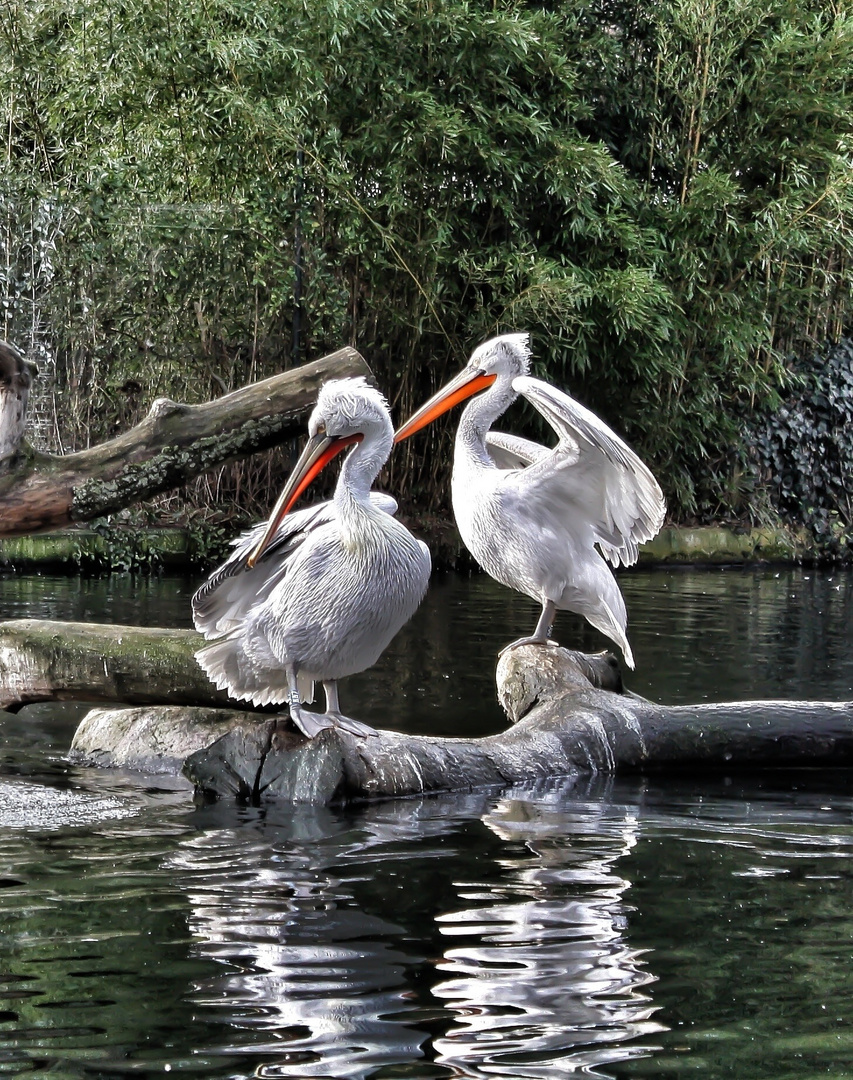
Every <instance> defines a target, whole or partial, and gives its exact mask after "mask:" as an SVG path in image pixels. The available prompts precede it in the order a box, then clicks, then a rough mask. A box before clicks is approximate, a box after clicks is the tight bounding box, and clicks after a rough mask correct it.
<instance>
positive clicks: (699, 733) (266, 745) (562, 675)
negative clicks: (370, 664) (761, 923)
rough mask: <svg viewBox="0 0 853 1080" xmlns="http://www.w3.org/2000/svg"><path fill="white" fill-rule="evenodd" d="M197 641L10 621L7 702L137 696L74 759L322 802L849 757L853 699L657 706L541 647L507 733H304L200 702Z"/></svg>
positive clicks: (611, 663)
mask: <svg viewBox="0 0 853 1080" xmlns="http://www.w3.org/2000/svg"><path fill="white" fill-rule="evenodd" d="M201 644H202V639H201V637H200V636H199V635H196V634H195V633H194V632H193V631H177V632H176V631H166V630H140V629H137V628H134V627H105V626H94V625H90V624H75V623H52V622H42V623H39V622H36V621H34V620H16V621H9V622H5V623H0V686H2V687H3V688H4V689H3V695H2V697H0V708H4V707H5V708H12V709H14V708H17V707H20V706H21V705H22V704H25V703H27V702H30V701H37V700H41V701H43V700H48V699H50V698H57V699H58V698H64V699H68V698H77V699H79V700H91V701H108V700H114V701H123V702H126V703H135V704H136V706H137V707H135V708H127V707H125V708H117V709H104V708H99V709H96V710H93V711H92V712H90V713H89V714H88V715H87V716H86V717H84V719H83V721H82V723H81V724H80V727H79V728H78V730H77V733H76V735H75V737H74V743H73V756H74V758H75V759H76V760H78V761H82V762H90V763H94V764H99V765H115V766H124V767H131V768H141V769H147V770H150V771H162V770H163V769H164V768H174V767H175V766H176V764H177V763H178V762H180V761H184V772H185V773H186V775H187V776H189V777H190V779H191V780H192V781H193V783H194V784H195V785H196V788H197V789H198V790H199V791H200V792H203V793H205V794H207V795H212V796H219V797H229V798H234V797H236V798H240V799H248V800H253V801H260V800H263V799H283V800H289V801H293V802H312V803H321V804H325V803H333V802H346V801H353V800H362V799H376V798H390V797H399V796H406V795H416V794H421V793H424V792H438V791H452V790H470V789H472V788H479V787H488V786H492V785H494V786H504V785H507V784H513V783H518V782H522V781H530V780H543V779H550V778H555V777H561V776H576V775H578V774H581V773H590V772H612V771H616V770H637V769H643V770H658V769H677V770H679V771H683V770H684V769H685V768H693V767H696V768H701V769H703V770H709V769H725V770H733V769H737V768H744V767H748V768H751V769H759V768H765V767H781V766H786V767H789V766H800V765H812V766H814V765H821V766H849V765H851V764H853V702H802V701H800V702H772V701H765V702H731V703H726V704H719V705H682V706H666V705H656V704H654V703H653V702H650V701H644V700H642V699H639V698H636V697H633V696H631V695H629V694H624V693H622V692H621V691H620V688H621V678H620V673H619V668H618V665H617V664H616V661H615V660H614V658H613V657H612V656H610V655H609V654H599V655H596V656H585V655H584V654H580V653H571V652H569V651H568V650H566V649H561V648H558V647H556V646H536V645H527V646H522V647H520V648H517V649H514V650H512V651H510V652H508V653H505V654H504V655H503V656H502V658H501V660H500V662H499V664H498V669H497V684H498V693H499V696H500V699H501V703H502V705H503V706H504V709H505V710H506V711H507V714H508V716H509V717H510V719H511V720H512V721H515V722H514V723H512V724H511V726H510V727H509V728H508V729H507V730H506V731H504V732H501V733H500V734H498V735H492V736H489V737H487V738H482V739H442V738H429V737H425V736H415V735H405V734H402V733H400V732H396V731H382V732H380V734H379V736H378V737H377V738H367V739H359V738H354V737H353V736H351V735H347V734H346V733H342V732H337V731H326V732H322V733H321V734H320V735H319V736H318V737H317V738H316V739H313V740H307V739H305V738H304V737H303V736H302V735H301V734H300V733H298V732H297V731H296V730H295V729H294V728H293V727H292V726H291V725H290V723H289V720H287V719H286V718H285V717H281V718H276V717H270V716H269V715H264V714H262V713H261V714H259V713H254V714H253V713H250V712H247V711H244V710H240V709H239V708H238V709H234V708H232V709H230V710H227V709H225V708H221V709H216V708H209V707H205V708H202V707H201V706H207V705H216V704H225V702H224V699H223V697H222V695H221V694H219V692H218V691H216V690H215V689H214V688H213V687H212V686H210V685H209V684H208V683H207V682H206V680H205V679H204V677H203V676H202V675H201V672H200V670H199V669H198V668H197V665H195V661H194V660H193V657H192V653H193V650H194V649H195V648H197V647H199V646H200V645H201ZM167 702H168V703H169V704H165V703H167ZM187 702H193V704H194V706H195V707H193V708H190V707H187V705H186V704H185V703H187ZM158 703H161V704H158ZM388 723H389V726H393V724H394V717H393V716H389V717H388Z"/></svg>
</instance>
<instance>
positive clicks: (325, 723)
mask: <svg viewBox="0 0 853 1080" xmlns="http://www.w3.org/2000/svg"><path fill="white" fill-rule="evenodd" d="M290 719H291V720H292V721H293V723H294V724H295V725H296V726H297V727H298V728H299V730H300V731H301V732H302V734H303V735H304V736H305V737H306V738H308V739H313V738H315V736H317V735H319V734H320V732H321V731H327V730H328V729H329V728H340V730H341V731H347V732H349V734H350V735H357V736H358V737H359V738H367V737H368V736H371V735H373V736H376V735H378V734H379V732H378V731H375V730H374V729H373V728H372V727H368V725H367V724H362V722H361V721H360V720H353V719H352V717H350V716H344V714H343V713H339V712H327V713H315V712H308V710H307V709H303V708H302V707H301V706H298V707H294V706H293V705H291V706H290Z"/></svg>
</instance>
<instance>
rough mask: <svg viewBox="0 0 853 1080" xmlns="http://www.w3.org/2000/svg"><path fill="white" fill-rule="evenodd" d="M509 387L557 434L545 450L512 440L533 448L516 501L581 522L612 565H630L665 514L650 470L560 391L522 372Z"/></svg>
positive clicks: (604, 425) (523, 441)
mask: <svg viewBox="0 0 853 1080" xmlns="http://www.w3.org/2000/svg"><path fill="white" fill-rule="evenodd" d="M513 389H515V390H517V391H518V393H519V394H523V395H524V397H526V398H527V400H528V401H530V402H531V404H533V405H534V406H535V407H536V409H538V410H539V412H540V413H541V414H542V415H543V416H544V417H545V419H546V420H547V421H548V423H549V424H550V425H551V427H552V428H553V429H554V431H555V432H556V433H557V437H558V442H557V445H556V446H555V447H554V448H553V449H550V450H547V449H546V448H545V447H540V446H538V444H536V443H527V441H526V440H520V442H521V443H527V447H528V448H535V449H536V450H538V451H539V453H537V454H536V455H535V456H534V454H533V453H532V452H531V450H530V449H528V450H527V456H528V457H529V458H530V463H529V464H528V465H527V466H526V467H525V468H523V471H522V472H521V473H520V474H519V475H518V478H517V484H518V487H519V489H521V490H523V497H524V499H525V500H533V501H538V502H540V503H541V504H542V506H543V510H545V511H546V512H547V515H550V514H552V513H554V512H555V511H565V513H566V514H567V515H576V518H575V519H576V520H578V521H585V522H586V523H587V525H588V527H589V528H591V529H592V532H593V535H594V538H595V541H596V542H597V543H598V545H599V547H600V548H601V551H602V554H603V555H604V556H605V558H606V559H608V560H609V561H610V562H611V563H612V564H613V565H614V566H619V565H620V564H624V565H625V566H629V565H630V564H631V563H633V562H636V561H637V556H638V554H639V545H640V544H642V543H643V542H644V541H646V540H651V538H652V537H653V536H655V535H656V534H657V532H658V531H659V530H660V527H661V525H663V520H664V515H665V513H666V503H665V501H664V497H663V492H662V491H661V489H660V486H659V485H658V482H657V480H655V478H654V476H653V475H652V473H651V470H650V469H649V468H648V467H647V466H646V465H644V464H643V462H642V461H640V459H639V458H638V457H637V455H636V454H635V453H634V451H633V450H631V448H630V447H629V446H627V445H626V444H625V443H624V442H623V441H622V440H621V439H620V438H619V436H618V435H617V434H616V433H615V432H614V431H612V430H611V429H610V428H609V427H608V426H607V425H606V424H605V423H604V422H603V421H602V420H599V418H598V417H597V416H596V415H595V414H594V413H591V412H590V411H589V409H586V408H584V406H583V405H581V404H580V402H578V401H575V400H574V398H571V397H569V395H568V394H564V393H563V392H562V391H561V390H558V389H557V388H556V387H554V386H550V385H549V384H548V383H545V382H542V381H541V380H540V379H534V378H532V377H531V376H529V375H522V376H519V377H518V378H516V379H514V380H513ZM510 438H512V437H510ZM502 439H503V440H506V436H504V437H502ZM514 441H518V440H514ZM504 445H505V446H506V445H507V444H506V442H505V441H504ZM490 449H491V448H490ZM518 449H521V450H523V447H521V448H518ZM500 452H506V451H500ZM517 456H521V455H520V454H519V455H517ZM496 460H497V459H496Z"/></svg>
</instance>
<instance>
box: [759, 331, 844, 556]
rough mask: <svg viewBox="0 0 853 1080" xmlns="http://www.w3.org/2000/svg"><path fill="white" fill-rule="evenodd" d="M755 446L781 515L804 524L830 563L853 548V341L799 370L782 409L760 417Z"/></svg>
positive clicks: (807, 362) (810, 360)
mask: <svg viewBox="0 0 853 1080" xmlns="http://www.w3.org/2000/svg"><path fill="white" fill-rule="evenodd" d="M749 441H750V443H751V447H752V450H753V453H754V454H755V457H756V458H757V460H758V464H759V468H760V469H761V471H762V474H763V477H764V479H765V483H766V490H767V492H768V494H769V496H770V498H771V500H772V504H773V506H774V508H775V509H776V510H777V511H778V513H779V514H780V515H781V516H783V517H786V518H788V519H793V520H795V521H803V522H805V524H806V525H808V526H809V528H810V529H811V530H812V532H813V534H814V536H815V539H816V540H817V542H818V544H819V546H820V548H821V550H822V551H823V552H824V553H825V554H827V555H833V556H849V554H850V549H851V547H853V475H851V463H853V341H850V340H846V341H843V342H841V343H840V344H839V345H837V346H835V347H834V348H832V349H830V350H829V351H828V353H827V352H824V353H822V354H821V353H817V354H815V355H814V356H813V357H810V358H809V359H808V360H806V361H801V362H800V363H798V364H797V365H796V370H795V379H794V381H793V382H792V385H791V386H790V388H789V389H788V391H787V393H786V394H785V395H784V397H783V399H782V401H781V403H780V404H779V405H778V406H777V407H776V408H775V409H764V410H761V412H760V413H758V414H757V415H756V416H754V417H753V419H752V422H751V425H750V440H749Z"/></svg>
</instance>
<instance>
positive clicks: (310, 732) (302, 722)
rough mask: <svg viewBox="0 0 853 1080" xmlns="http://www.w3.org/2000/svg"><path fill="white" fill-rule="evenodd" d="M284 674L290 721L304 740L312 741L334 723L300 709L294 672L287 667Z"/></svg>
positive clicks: (300, 699)
mask: <svg viewBox="0 0 853 1080" xmlns="http://www.w3.org/2000/svg"><path fill="white" fill-rule="evenodd" d="M286 672H287V685H288V688H289V689H288V695H287V704H288V706H289V707H290V719H291V720H292V721H293V723H294V724H295V725H296V726H297V727H298V728H299V730H300V731H301V732H302V734H303V735H305V736H306V738H309V739H313V738H314V736H315V735H319V734H320V732H321V731H324V730H325V729H326V728H331V727H334V726H335V724H334V721H333V720H332V719H331V718H330V717H328V716H325V715H324V714H323V713H313V712H309V711H308V710H307V709H303V708H302V698H301V697H300V696H299V689H298V688H297V685H296V671H295V670H294V669H293V668H292V667H289V666H288V667H287V669H286Z"/></svg>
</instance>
